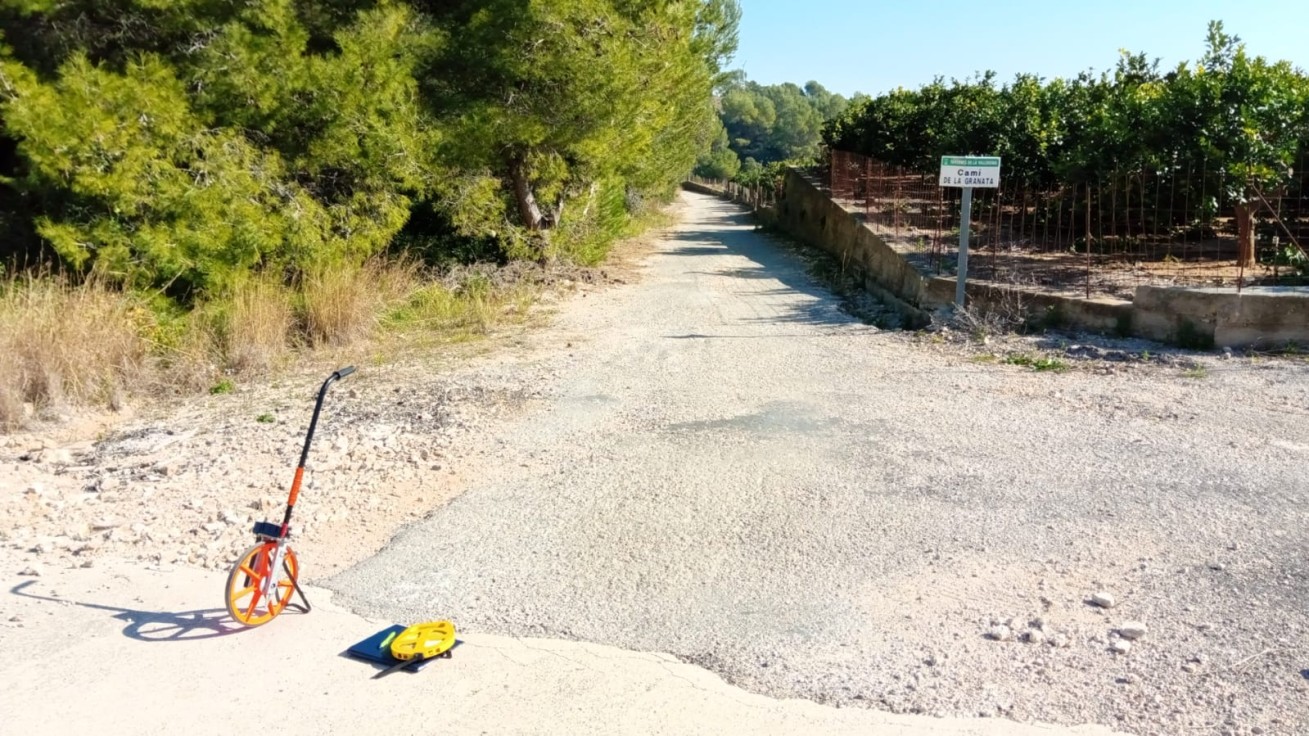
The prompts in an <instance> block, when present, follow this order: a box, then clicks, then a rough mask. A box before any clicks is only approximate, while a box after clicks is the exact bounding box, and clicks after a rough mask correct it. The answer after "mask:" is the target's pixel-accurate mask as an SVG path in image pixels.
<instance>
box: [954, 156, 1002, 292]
mask: <svg viewBox="0 0 1309 736" xmlns="http://www.w3.org/2000/svg"><path fill="white" fill-rule="evenodd" d="M941 186H943V187H959V188H961V189H963V190H964V196H963V201H962V202H960V206H959V268H958V269H957V270H956V271H955V277H954V281H955V286H954V303H955V306H957V307H960V308H962V307H963V306H964V297H965V296H966V293H965V290H964V287H965V285H966V284H967V283H968V236H969V235H970V234H971V233H972V224H973V190H974V189H997V188H999V186H1000V157H999V156H942V157H941Z"/></svg>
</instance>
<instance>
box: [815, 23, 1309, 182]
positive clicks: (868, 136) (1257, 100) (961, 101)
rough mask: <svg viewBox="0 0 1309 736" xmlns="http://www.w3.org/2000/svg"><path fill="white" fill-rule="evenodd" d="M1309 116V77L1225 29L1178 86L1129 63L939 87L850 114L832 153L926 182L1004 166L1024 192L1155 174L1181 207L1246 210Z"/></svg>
mask: <svg viewBox="0 0 1309 736" xmlns="http://www.w3.org/2000/svg"><path fill="white" fill-rule="evenodd" d="M1307 103H1309V77H1306V76H1305V75H1304V74H1302V73H1300V72H1298V71H1297V70H1295V69H1294V68H1293V67H1292V66H1291V65H1290V64H1289V63H1286V62H1278V63H1271V62H1268V61H1266V60H1264V59H1263V58H1260V57H1251V56H1250V55H1249V54H1247V52H1246V50H1245V47H1244V45H1243V44H1241V42H1240V39H1238V38H1236V37H1233V36H1230V35H1228V34H1227V33H1225V31H1224V30H1223V26H1222V24H1221V23H1218V22H1214V23H1211V24H1210V28H1209V34H1208V38H1207V50H1206V53H1205V55H1204V56H1203V57H1202V59H1201V61H1200V62H1199V63H1197V64H1181V65H1179V66H1178V67H1177V68H1176V69H1174V70H1172V71H1170V72H1167V73H1163V72H1161V71H1160V70H1159V68H1158V63H1157V62H1151V61H1149V60H1148V59H1147V58H1146V56H1145V55H1144V54H1130V53H1127V52H1123V53H1122V55H1121V56H1120V58H1119V60H1118V64H1117V66H1116V67H1115V68H1114V69H1113V70H1112V71H1109V72H1104V73H1102V74H1099V75H1095V74H1091V73H1083V74H1081V75H1079V76H1078V77H1076V78H1075V79H1054V80H1051V81H1045V80H1042V79H1040V78H1038V77H1035V76H1032V75H1019V76H1018V77H1016V78H1015V79H1014V80H1013V81H1012V82H1010V83H1008V84H1003V85H1000V84H997V82H996V79H995V75H994V74H993V73H990V72H988V73H986V74H983V75H979V76H977V77H975V78H972V79H969V80H964V81H959V80H953V81H951V82H950V83H949V84H947V83H946V82H945V81H944V80H942V79H940V78H938V79H936V80H934V81H933V82H932V83H930V84H928V85H925V86H923V87H921V88H919V89H918V90H906V89H898V90H895V91H893V92H890V93H888V94H886V95H882V96H880V97H877V98H874V99H868V100H864V101H861V102H859V103H856V104H854V105H852V106H851V107H850V108H849V109H848V110H847V111H846V112H845V114H843V115H841V116H840V117H838V118H837V119H835V120H833V121H831V122H830V123H828V124H827V126H826V127H825V128H824V131H823V139H824V141H825V142H826V144H827V145H829V146H830V147H832V148H835V149H841V150H850V151H856V152H860V153H864V154H866V155H869V156H872V157H873V158H876V159H879V160H882V161H885V162H887V163H891V164H898V165H903V166H907V167H910V168H915V169H919V170H924V171H927V170H934V169H935V167H936V165H937V161H938V160H939V158H940V157H941V156H942V155H947V154H967V153H977V154H983V153H987V154H998V155H1001V156H1003V157H1004V158H1005V169H1006V172H1005V174H1006V179H1007V180H1009V181H1017V182H1019V183H1021V184H1023V185H1026V186H1033V187H1050V186H1055V185H1060V184H1062V185H1074V186H1077V185H1086V184H1095V185H1099V184H1102V183H1106V182H1118V183H1119V184H1118V185H1119V186H1123V187H1130V186H1132V182H1133V181H1135V179H1136V178H1138V177H1141V176H1145V175H1147V174H1149V175H1153V176H1163V177H1167V178H1170V179H1172V180H1175V181H1176V183H1177V187H1178V191H1177V193H1176V196H1178V197H1183V198H1185V197H1187V196H1190V197H1191V198H1192V200H1193V201H1200V199H1201V195H1202V194H1203V195H1205V196H1207V197H1214V196H1215V195H1218V196H1221V197H1226V198H1227V199H1229V200H1236V201H1247V199H1248V198H1249V197H1251V196H1252V192H1253V189H1254V188H1265V187H1266V188H1273V187H1277V186H1279V185H1282V184H1284V183H1286V181H1287V180H1288V178H1289V174H1290V167H1291V165H1292V163H1293V162H1294V161H1295V160H1296V159H1297V158H1298V157H1301V156H1303V155H1305V153H1306V152H1309V105H1307Z"/></svg>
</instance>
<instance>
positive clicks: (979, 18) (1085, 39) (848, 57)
mask: <svg viewBox="0 0 1309 736" xmlns="http://www.w3.org/2000/svg"><path fill="white" fill-rule="evenodd" d="M741 5H742V10H743V11H744V17H743V18H742V20H741V46H740V50H739V51H738V52H737V55H736V60H735V62H734V66H735V67H737V68H742V69H744V70H745V71H746V73H747V74H748V75H749V76H750V78H751V79H753V80H755V81H757V82H760V83H762V84H777V83H781V82H796V83H797V84H804V83H805V82H806V81H808V80H810V79H816V80H818V81H819V82H821V83H822V84H823V85H825V86H826V87H827V88H828V89H830V90H832V91H833V92H840V93H842V94H844V95H847V96H848V95H850V94H851V93H853V92H855V91H856V90H858V91H862V92H867V93H869V94H878V93H881V92H885V91H887V90H890V89H894V88H895V87H899V86H903V87H909V88H914V87H917V86H919V85H920V84H923V83H926V82H930V81H931V80H932V77H934V76H935V75H938V74H940V75H943V76H945V77H946V78H947V79H948V78H950V77H960V78H962V77H966V76H968V75H970V74H972V73H973V72H974V71H982V70H986V69H994V70H995V71H997V72H999V73H1000V77H1001V79H1005V80H1007V79H1009V78H1011V77H1013V75H1014V74H1017V73H1018V72H1033V73H1036V74H1040V75H1042V76H1045V77H1057V76H1074V75H1076V74H1077V73H1078V72H1079V71H1082V70H1084V69H1087V68H1094V69H1096V70H1102V69H1107V68H1110V67H1112V66H1113V65H1114V63H1115V61H1116V60H1117V58H1118V49H1120V48H1125V49H1127V50H1129V51H1133V52H1137V51H1144V52H1146V53H1147V55H1148V56H1149V57H1150V58H1154V57H1162V59H1163V65H1164V66H1165V67H1171V66H1175V65H1176V64H1177V63H1178V62H1180V61H1183V60H1192V61H1193V60H1195V59H1197V58H1198V57H1199V56H1200V55H1201V54H1202V53H1203V51H1204V38H1205V29H1206V27H1207V24H1208V22H1209V21H1210V20H1222V21H1223V22H1224V24H1225V26H1226V30H1227V32H1228V33H1233V34H1235V35H1237V36H1240V37H1241V39H1242V40H1243V41H1245V42H1246V47H1247V49H1248V50H1249V51H1250V52H1252V53H1253V54H1255V55H1258V56H1264V57H1266V58H1269V59H1278V60H1280V59H1285V60H1287V61H1290V62H1292V63H1293V64H1295V65H1296V66H1299V67H1301V68H1306V69H1309V41H1306V39H1309V0H1258V1H1255V2H1235V1H1233V0H1226V1H1225V2H1219V1H1217V0H1131V1H1129V0H1090V1H1089V2H1086V1H1083V2H1076V1H1075V0H1045V1H1044V2H1032V1H1031V0H999V2H995V3H981V2H977V1H976V0H972V1H971V2H960V1H958V0H916V1H915V0H907V1H906V0H863V1H860V0H741Z"/></svg>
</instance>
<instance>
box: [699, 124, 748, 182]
mask: <svg viewBox="0 0 1309 736" xmlns="http://www.w3.org/2000/svg"><path fill="white" fill-rule="evenodd" d="M740 170H741V159H740V157H738V156H737V155H736V151H733V150H732V146H731V142H730V141H728V139H727V129H726V128H724V127H723V124H722V123H721V122H720V123H718V135H717V137H715V138H714V142H713V144H712V145H711V146H710V148H709V150H708V151H707V152H706V153H704V154H702V155H701V156H700V158H699V159H698V160H697V161H696V163H695V175H696V176H703V177H705V178H708V179H720V180H724V181H725V180H728V179H731V178H733V177H735V176H736V174H737V172H739V171H740Z"/></svg>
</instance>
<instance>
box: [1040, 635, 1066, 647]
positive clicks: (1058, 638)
mask: <svg viewBox="0 0 1309 736" xmlns="http://www.w3.org/2000/svg"><path fill="white" fill-rule="evenodd" d="M1046 641H1047V642H1048V643H1049V644H1050V646H1052V647H1054V648H1056V649H1067V648H1068V645H1069V644H1071V642H1070V641H1069V639H1068V637H1067V636H1065V635H1064V634H1055V635H1054V636H1052V637H1050V638H1049V639H1046Z"/></svg>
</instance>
